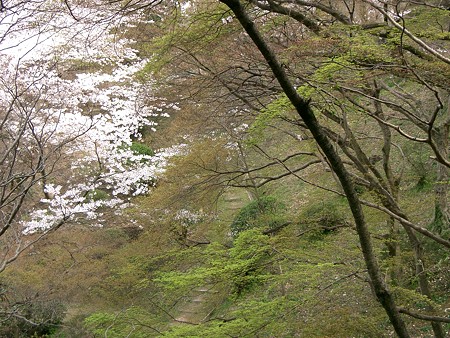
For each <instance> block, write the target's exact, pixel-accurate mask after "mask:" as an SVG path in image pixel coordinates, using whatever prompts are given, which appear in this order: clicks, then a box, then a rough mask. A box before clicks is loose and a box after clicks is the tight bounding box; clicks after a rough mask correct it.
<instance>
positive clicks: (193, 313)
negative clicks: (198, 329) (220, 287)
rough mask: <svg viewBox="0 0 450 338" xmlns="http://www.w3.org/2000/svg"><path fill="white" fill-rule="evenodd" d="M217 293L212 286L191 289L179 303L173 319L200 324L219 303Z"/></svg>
mask: <svg viewBox="0 0 450 338" xmlns="http://www.w3.org/2000/svg"><path fill="white" fill-rule="evenodd" d="M218 293H219V292H218V291H215V290H214V289H213V287H212V286H205V287H199V288H196V289H194V290H192V292H191V293H190V294H189V295H188V296H186V298H185V300H184V301H183V303H181V305H180V307H179V309H178V316H177V317H176V318H175V321H177V322H179V323H187V324H200V323H202V322H204V321H206V320H207V319H208V318H209V316H210V315H211V313H212V312H213V311H214V310H215V309H216V307H217V306H218V305H219V303H220V302H219V301H218V298H220V297H218Z"/></svg>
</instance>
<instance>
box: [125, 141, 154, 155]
mask: <svg viewBox="0 0 450 338" xmlns="http://www.w3.org/2000/svg"><path fill="white" fill-rule="evenodd" d="M130 150H131V151H132V152H133V154H135V155H145V156H153V155H155V152H154V151H153V149H151V148H150V147H149V146H148V145H145V144H143V143H139V142H132V143H131V146H130Z"/></svg>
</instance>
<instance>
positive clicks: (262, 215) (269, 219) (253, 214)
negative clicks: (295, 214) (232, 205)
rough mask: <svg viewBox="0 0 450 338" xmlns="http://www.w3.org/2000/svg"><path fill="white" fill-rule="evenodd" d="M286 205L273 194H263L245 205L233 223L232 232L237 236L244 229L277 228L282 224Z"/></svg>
mask: <svg viewBox="0 0 450 338" xmlns="http://www.w3.org/2000/svg"><path fill="white" fill-rule="evenodd" d="M285 209H286V206H285V205H284V204H283V203H281V202H280V201H278V200H277V199H276V198H275V197H273V196H262V197H260V198H258V199H257V200H255V201H252V202H250V203H249V204H247V205H246V206H245V207H243V208H242V209H241V210H240V211H239V213H238V214H237V216H236V217H235V218H234V220H233V223H232V224H231V234H232V236H233V237H237V235H239V233H241V232H242V231H244V230H249V229H253V228H268V229H271V228H275V227H276V226H278V225H279V224H281V223H282V222H283V221H284V219H283V212H284V211H285Z"/></svg>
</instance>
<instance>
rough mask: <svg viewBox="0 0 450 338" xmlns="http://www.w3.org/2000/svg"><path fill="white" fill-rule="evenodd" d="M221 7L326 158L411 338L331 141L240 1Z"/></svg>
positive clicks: (380, 292)
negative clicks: (254, 48)
mask: <svg viewBox="0 0 450 338" xmlns="http://www.w3.org/2000/svg"><path fill="white" fill-rule="evenodd" d="M220 1H221V2H222V3H224V4H225V5H227V6H228V7H229V8H230V9H231V10H232V11H233V13H234V14H235V16H236V18H237V19H238V21H239V22H240V24H241V25H242V26H243V28H244V29H245V31H246V32H247V34H248V35H249V36H250V38H251V39H252V41H253V42H254V43H255V45H256V46H257V48H258V49H259V51H260V52H261V54H262V55H263V56H264V58H265V60H266V62H267V63H268V65H269V66H270V68H271V69H272V72H273V74H274V75H275V77H276V78H277V80H278V82H279V83H280V85H281V87H282V89H283V91H284V93H285V94H286V96H287V97H288V98H289V100H290V101H291V103H292V104H293V106H294V107H295V108H296V110H297V112H298V114H299V115H300V117H301V118H302V119H303V121H304V123H305V124H306V125H307V127H308V129H309V130H310V132H311V133H312V135H313V137H314V139H315V141H316V142H317V144H318V145H319V147H320V148H321V149H322V151H323V152H324V154H325V156H326V157H327V159H328V161H329V163H330V165H331V167H332V169H333V171H334V172H335V173H336V175H337V176H338V178H339V181H340V183H341V185H342V188H343V190H344V192H345V195H346V197H347V200H348V204H349V206H350V209H351V211H352V214H353V218H354V220H355V224H356V229H357V232H358V236H359V241H360V244H361V249H362V251H363V255H364V260H365V263H366V266H367V270H368V273H369V276H370V279H371V282H372V286H373V289H374V291H375V294H376V296H377V298H378V300H379V301H380V303H381V304H382V305H383V307H384V309H385V311H386V313H387V315H388V316H389V319H390V321H391V323H392V325H393V327H394V329H395V331H396V333H397V335H398V336H399V337H402V338H403V337H410V336H409V333H408V331H407V329H406V325H405V323H404V321H403V320H402V318H401V316H400V313H399V312H398V309H397V307H396V305H395V302H394V299H393V296H392V295H391V293H390V292H389V290H388V288H387V286H386V285H385V283H384V282H383V279H382V276H381V273H380V269H379V266H378V263H377V261H376V257H375V254H374V252H373V247H372V241H371V237H370V233H369V230H368V227H367V223H366V221H365V218H364V214H363V211H362V207H361V203H360V201H359V198H358V196H357V193H356V191H355V189H354V185H353V182H352V180H351V176H350V175H349V173H348V172H347V170H346V169H345V167H344V164H343V162H342V160H341V158H340V157H339V155H338V154H337V152H336V151H335V149H334V147H333V145H332V144H331V142H330V140H329V139H328V138H327V136H326V134H325V133H324V132H323V130H322V127H321V126H320V124H319V122H318V121H317V119H316V117H315V115H314V113H313V111H312V110H311V108H310V105H309V102H308V101H306V100H305V99H303V98H302V97H300V96H299V95H298V93H297V91H296V90H295V87H294V86H293V84H292V83H291V82H290V80H289V78H288V76H287V74H286V73H285V71H284V70H283V68H282V66H281V64H280V63H279V61H278V59H277V58H276V56H275V54H274V53H273V52H272V50H271V49H270V48H269V46H268V45H267V44H266V42H265V40H264V38H263V37H262V36H261V34H260V33H259V31H258V30H257V28H256V27H255V25H254V22H253V21H252V19H251V18H250V17H249V16H248V15H247V13H246V12H245V9H244V6H243V5H242V4H241V2H240V1H239V0H220Z"/></svg>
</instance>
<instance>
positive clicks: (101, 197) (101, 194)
mask: <svg viewBox="0 0 450 338" xmlns="http://www.w3.org/2000/svg"><path fill="white" fill-rule="evenodd" d="M110 198H111V196H110V195H109V194H108V193H107V192H106V191H105V190H102V189H94V190H91V191H89V192H88V194H87V195H86V199H87V200H92V201H94V202H95V201H107V200H109V199H110Z"/></svg>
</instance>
